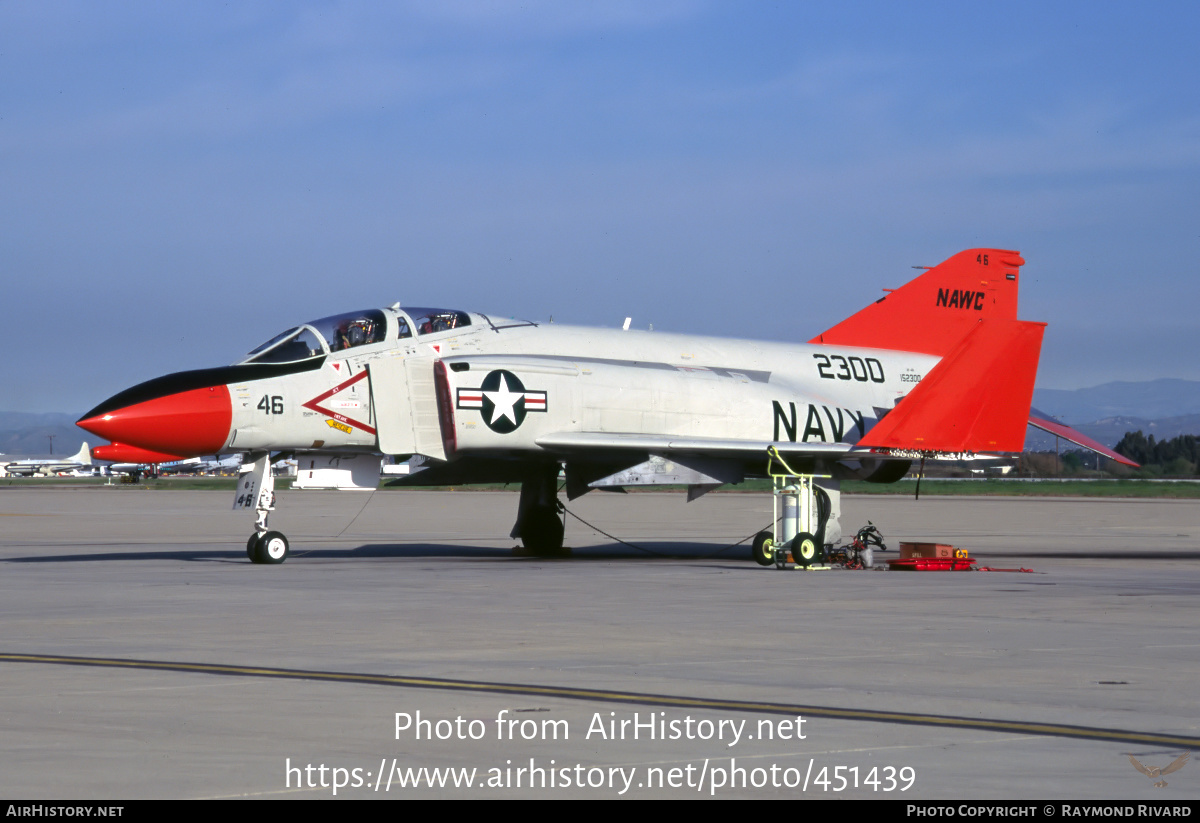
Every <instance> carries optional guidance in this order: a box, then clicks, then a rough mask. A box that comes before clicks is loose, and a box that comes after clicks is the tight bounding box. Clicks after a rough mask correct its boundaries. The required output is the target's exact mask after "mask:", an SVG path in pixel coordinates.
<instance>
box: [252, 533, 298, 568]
mask: <svg viewBox="0 0 1200 823" xmlns="http://www.w3.org/2000/svg"><path fill="white" fill-rule="evenodd" d="M289 552H290V547H289V546H288V539H287V538H286V537H284V536H283V532H267V533H266V534H264V535H263V536H262V537H261V538H259V541H258V546H257V547H256V548H255V558H256V559H255V562H256V563H269V564H277V563H282V562H283V561H285V560H287V558H288V553H289Z"/></svg>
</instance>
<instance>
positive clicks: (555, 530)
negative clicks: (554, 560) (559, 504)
mask: <svg viewBox="0 0 1200 823" xmlns="http://www.w3.org/2000/svg"><path fill="white" fill-rule="evenodd" d="M563 531H564V530H563V522H562V520H560V519H559V517H558V512H557V511H556V510H555V509H554V507H553V506H535V507H533V508H532V509H530V510H529V512H528V513H527V514H526V515H525V517H524V519H523V520H522V521H521V532H520V537H521V544H522V545H524V546H525V548H526V549H527V550H528V551H529V553H530V554H536V555H539V556H541V557H554V556H555V555H561V554H562V553H563Z"/></svg>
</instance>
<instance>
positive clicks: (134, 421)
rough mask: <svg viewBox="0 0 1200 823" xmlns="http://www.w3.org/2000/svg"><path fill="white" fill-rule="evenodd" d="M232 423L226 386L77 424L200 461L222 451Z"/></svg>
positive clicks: (119, 439) (171, 396) (174, 396)
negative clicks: (205, 456) (199, 457)
mask: <svg viewBox="0 0 1200 823" xmlns="http://www.w3.org/2000/svg"><path fill="white" fill-rule="evenodd" d="M232 420H233V406H232V404H231V403H230V400H229V389H228V388H226V387H225V386H223V385H222V386H206V387H205V388H202V389H191V390H189V391H183V392H178V393H176V394H168V395H166V396H164V397H155V398H153V399H151V400H144V401H142V402H140V403H132V404H130V405H128V406H122V407H120V408H115V409H111V410H109V411H105V412H104V413H102V414H96V415H93V416H92V417H88V418H86V419H84V420H80V421H79V424H78V425H79V426H80V427H81V428H84V429H87V430H88V431H89V432H91V433H92V434H95V435H98V436H99V437H103V438H105V439H107V440H112V441H114V442H120V443H124V444H129V445H132V446H136V447H138V448H141V449H148V450H150V451H155V452H160V453H162V454H170V455H178V456H179V457H196V456H198V455H201V454H216V453H217V452H219V451H220V450H221V448H222V447H223V446H224V445H225V441H226V440H228V439H229V426H230V423H231V421H232Z"/></svg>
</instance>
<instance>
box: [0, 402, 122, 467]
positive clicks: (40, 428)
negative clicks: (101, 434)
mask: <svg viewBox="0 0 1200 823" xmlns="http://www.w3.org/2000/svg"><path fill="white" fill-rule="evenodd" d="M77 419H78V415H74V414H62V413H59V412H50V413H46V414H30V413H28V412H7V411H0V454H10V455H19V456H22V457H24V456H28V455H48V454H50V453H51V451H50V437H49V436H50V435H53V436H54V452H53V453H54V454H56V455H61V456H63V457H66V456H69V455H72V454H75V452H77V451H79V447H80V446H81V445H83V441H84V440H86V439H87V433H86V432H85V431H84V430H83V429H81V428H79V427H78V426H76V425H75V421H76V420H77ZM92 441H94V442H92V445H93V446H94V445H97V442H98V441H96V438H94V437H93V438H92Z"/></svg>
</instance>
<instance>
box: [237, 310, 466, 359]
mask: <svg viewBox="0 0 1200 823" xmlns="http://www.w3.org/2000/svg"><path fill="white" fill-rule="evenodd" d="M405 314H407V317H406V316H405ZM389 315H390V316H391V322H392V323H393V324H394V325H395V327H396V333H395V334H394V335H390V337H391V339H394V340H400V339H403V338H406V337H412V336H413V331H412V330H413V329H415V330H416V332H417V334H419V335H425V334H435V333H437V332H444V331H450V330H452V329H460V328H463V327H464V326H470V325H471V315H469V314H467V313H466V312H465V311H458V310H456V309H429V308H415V307H414V308H409V309H405V310H404V312H400V311H397V310H396V307H392V309H389V310H388V312H387V313H385V312H383V311H381V310H379V309H366V310H364V311H355V312H348V313H346V314H335V315H333V316H331V317H323V318H321V319H320V320H314V321H312V322H311V323H305V324H304V325H301V326H296V327H295V328H291V329H288V330H287V331H285V332H283V333H282V334H279V335H276V336H275V337H272V338H271V339H270V340H268V341H267V342H266V343H263V344H262V345H261V346H259V347H258V348H256V349H254V350H253V351H252V352H250V353H249V354H248V355H246V359H245V360H243V361H242V363H295V362H296V361H299V360H307V359H308V358H310V357H321V356H322V355H326V354H331V353H334V352H339V351H345V350H346V349H353V348H357V347H358V346H369V345H371V344H372V343H380V342H382V341H383V340H385V339H387V338H388V337H389V335H388V316H389ZM410 318H411V319H410Z"/></svg>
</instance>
